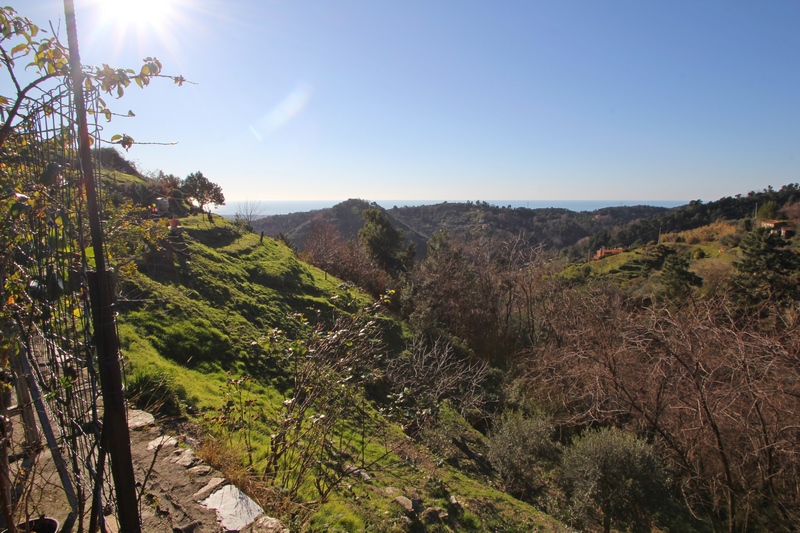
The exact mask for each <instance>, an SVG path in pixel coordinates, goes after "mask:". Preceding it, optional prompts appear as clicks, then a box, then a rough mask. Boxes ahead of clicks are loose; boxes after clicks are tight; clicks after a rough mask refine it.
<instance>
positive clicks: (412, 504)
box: [392, 496, 422, 515]
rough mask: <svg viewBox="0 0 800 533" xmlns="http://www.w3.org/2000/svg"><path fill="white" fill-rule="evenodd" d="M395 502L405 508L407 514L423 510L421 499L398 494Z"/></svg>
mask: <svg viewBox="0 0 800 533" xmlns="http://www.w3.org/2000/svg"><path fill="white" fill-rule="evenodd" d="M392 501H394V503H396V504H397V505H399V506H400V507H402V508H403V511H405V512H406V514H410V515H414V514H417V513H418V512H420V511H421V510H422V503H421V502H420V501H419V500H412V499H410V498H406V497H405V496H398V497H397V498H395V499H394V500H392Z"/></svg>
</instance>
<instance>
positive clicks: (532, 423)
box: [488, 411, 560, 499]
mask: <svg viewBox="0 0 800 533" xmlns="http://www.w3.org/2000/svg"><path fill="white" fill-rule="evenodd" d="M552 434H553V425H552V423H551V422H550V420H549V419H547V418H545V417H544V416H541V415H536V416H533V417H525V416H523V415H522V414H521V413H519V412H516V411H515V412H511V413H505V414H503V415H502V416H501V417H500V419H499V420H498V421H497V425H496V428H495V430H494V432H493V433H492V435H491V436H490V437H489V439H488V445H489V453H488V456H489V461H491V463H492V465H493V466H494V467H495V468H496V469H497V471H498V472H499V474H500V477H501V478H502V480H503V485H504V487H505V489H506V491H507V492H509V493H510V494H512V495H514V496H517V497H519V498H521V499H523V498H526V497H529V496H531V495H532V494H533V493H535V492H536V491H538V490H539V489H541V488H542V474H543V473H544V471H545V470H547V469H550V468H552V467H553V466H554V464H555V463H556V462H557V461H558V457H559V453H560V448H559V445H558V443H556V442H553V441H552V440H551V436H552Z"/></svg>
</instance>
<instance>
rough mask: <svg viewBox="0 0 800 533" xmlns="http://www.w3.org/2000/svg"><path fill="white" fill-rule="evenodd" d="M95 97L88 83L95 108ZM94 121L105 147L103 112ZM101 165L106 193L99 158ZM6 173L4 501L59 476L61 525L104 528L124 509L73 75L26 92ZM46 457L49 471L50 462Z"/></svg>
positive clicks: (4, 152) (18, 515)
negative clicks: (109, 415) (107, 419)
mask: <svg viewBox="0 0 800 533" xmlns="http://www.w3.org/2000/svg"><path fill="white" fill-rule="evenodd" d="M97 97H98V95H97V94H96V93H91V92H90V93H88V94H86V100H87V104H88V105H87V107H89V108H92V107H95V106H93V105H92V101H93V100H94V99H96V98H97ZM90 118H92V117H91V116H90ZM94 118H95V119H96V117H94ZM90 130H91V131H90V135H91V137H92V139H93V141H94V144H95V146H99V144H100V142H101V140H100V131H101V127H100V125H99V124H98V122H97V121H95V122H94V124H92V125H90ZM95 152H96V151H95ZM94 168H95V171H94V180H95V186H96V188H97V191H98V193H99V194H100V195H101V196H102V192H103V187H102V183H101V179H100V172H101V171H100V162H99V158H97V157H96V158H95V165H94ZM0 176H1V177H2V196H1V197H0V198H2V206H3V208H4V212H3V213H2V222H0V224H2V227H0V230H1V231H0V234H2V236H0V239H2V241H3V242H2V243H0V244H2V245H3V252H2V254H3V255H2V262H1V263H0V277H1V278H2V281H3V287H4V293H3V303H2V307H0V312H1V314H0V326H2V329H3V332H2V333H3V335H2V339H3V344H2V347H3V350H4V352H5V356H6V359H7V364H8V368H9V370H8V371H7V372H5V375H4V376H2V377H3V379H4V381H5V382H6V389H7V390H10V389H11V388H12V387H13V389H15V394H11V395H10V396H9V395H6V396H5V398H4V401H3V402H0V405H2V408H3V410H4V411H5V414H6V416H5V418H4V419H3V421H4V422H5V424H4V425H5V429H6V439H7V443H8V444H10V446H7V447H6V450H7V452H6V453H5V455H6V457H5V460H4V461H0V469H2V470H3V472H2V473H3V476H2V477H3V479H2V480H0V502H2V503H3V505H4V506H5V507H6V510H8V511H10V512H11V513H12V514H13V516H14V519H15V520H17V521H19V522H24V521H25V520H29V519H31V518H33V517H36V516H38V515H39V514H40V513H41V512H43V511H45V510H46V509H44V508H43V505H44V502H43V500H45V499H48V498H50V497H49V496H45V494H46V493H52V492H53V490H54V487H56V492H59V491H60V492H61V495H60V498H62V499H63V501H64V502H65V504H66V507H67V510H68V516H67V518H66V520H65V522H66V523H65V524H63V527H62V531H68V530H70V529H72V528H74V529H73V530H77V531H98V530H100V531H106V530H107V527H106V522H108V521H116V519H117V517H116V516H115V514H116V506H115V505H114V502H115V494H114V487H113V482H112V479H111V475H110V469H109V467H108V464H109V461H110V459H109V458H108V457H107V456H106V446H104V444H103V443H104V439H105V438H106V436H105V435H103V423H102V422H103V402H102V393H101V388H100V379H99V376H100V375H101V372H100V370H101V369H100V366H99V365H100V363H99V361H98V357H97V353H96V349H95V343H94V338H93V321H92V313H93V309H92V305H91V300H90V292H91V291H92V290H93V287H92V285H93V272H94V270H95V265H96V264H95V258H94V251H93V250H94V249H93V247H92V245H91V244H92V243H91V238H90V231H89V227H88V217H87V202H86V196H85V194H84V192H83V188H82V187H81V180H82V179H83V178H84V173H83V169H82V168H81V163H80V158H79V147H78V130H77V120H76V106H75V102H74V100H73V96H72V93H71V91H70V87H69V85H68V84H67V83H62V84H59V85H57V86H55V87H54V88H52V89H51V90H48V91H46V92H42V94H41V95H40V96H39V97H38V98H37V99H36V100H30V101H28V102H27V103H26V107H25V109H23V112H22V113H20V115H19V118H18V122H17V123H16V124H15V127H14V133H13V134H12V135H11V136H10V137H9V139H8V140H7V141H6V142H5V143H4V144H3V146H2V147H0ZM100 203H101V205H102V201H101V202H100ZM95 312H96V311H95ZM110 364H116V365H119V361H118V360H115V361H112V362H111V363H110ZM12 384H13V385H12ZM12 428H19V430H17V431H16V432H15V433H16V434H15V435H11V429H12ZM20 430H21V431H20ZM20 433H21V434H20ZM109 438H110V436H109ZM45 456H46V457H47V461H46V462H48V464H52V467H53V468H54V472H53V473H52V475H46V474H44V473H43V472H42V470H43V468H44V467H43V466H42V464H43V463H44V462H45V459H44V458H45ZM0 459H3V458H2V457H0ZM3 463H5V464H3ZM37 472H38V473H39V475H38V476H37V475H36V474H37Z"/></svg>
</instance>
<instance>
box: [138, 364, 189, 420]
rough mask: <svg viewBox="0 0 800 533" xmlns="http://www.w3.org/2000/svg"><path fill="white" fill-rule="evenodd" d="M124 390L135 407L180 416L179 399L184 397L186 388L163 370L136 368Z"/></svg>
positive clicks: (163, 414) (162, 414)
mask: <svg viewBox="0 0 800 533" xmlns="http://www.w3.org/2000/svg"><path fill="white" fill-rule="evenodd" d="M125 391H126V393H127V396H128V398H129V399H130V400H131V401H132V402H133V403H134V404H135V405H136V407H138V408H139V409H144V410H146V411H150V412H152V413H155V414H159V415H161V416H180V415H181V401H182V400H185V399H186V390H185V389H184V388H183V387H181V386H176V385H175V383H174V382H173V380H172V378H171V377H170V376H168V375H166V374H164V373H163V372H150V371H146V370H137V371H135V372H134V373H133V376H132V377H131V378H130V380H128V383H127V386H126V388H125Z"/></svg>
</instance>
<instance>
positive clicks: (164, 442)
mask: <svg viewBox="0 0 800 533" xmlns="http://www.w3.org/2000/svg"><path fill="white" fill-rule="evenodd" d="M177 445H178V439H176V438H175V437H170V436H169V435H161V436H160V437H158V438H157V439H154V440H151V441H150V442H148V443H147V451H148V452H151V451H153V450H155V449H156V448H159V447H160V448H171V447H173V446H177Z"/></svg>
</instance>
